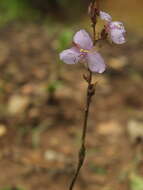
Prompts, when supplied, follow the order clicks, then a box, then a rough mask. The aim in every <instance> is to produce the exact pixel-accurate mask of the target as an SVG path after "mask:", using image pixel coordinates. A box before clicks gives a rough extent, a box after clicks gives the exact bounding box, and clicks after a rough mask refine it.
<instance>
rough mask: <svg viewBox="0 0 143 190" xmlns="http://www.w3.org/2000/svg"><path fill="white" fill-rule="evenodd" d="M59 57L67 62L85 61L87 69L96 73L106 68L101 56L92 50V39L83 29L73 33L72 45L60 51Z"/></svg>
mask: <svg viewBox="0 0 143 190" xmlns="http://www.w3.org/2000/svg"><path fill="white" fill-rule="evenodd" d="M60 59H61V60H62V61H63V62H64V63H67V64H75V63H78V62H84V63H87V66H88V68H89V70H90V71H92V72H97V73H103V72H104V71H105V68H106V66H105V63H104V60H103V58H102V57H101V55H100V54H99V53H98V52H97V51H95V50H94V45H93V41H92V39H91V37H90V36H89V34H88V33H87V32H86V31H85V30H80V31H78V32H77V33H76V34H75V35H74V37H73V47H72V48H70V49H67V50H64V51H62V52H61V53H60Z"/></svg>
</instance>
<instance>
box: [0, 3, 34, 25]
mask: <svg viewBox="0 0 143 190" xmlns="http://www.w3.org/2000/svg"><path fill="white" fill-rule="evenodd" d="M32 15H34V11H33V10H32V9H30V8H29V6H28V3H27V1H24V0H1V1H0V26H2V25H4V24H7V23H8V22H11V21H13V20H16V19H23V18H29V17H31V16H32Z"/></svg>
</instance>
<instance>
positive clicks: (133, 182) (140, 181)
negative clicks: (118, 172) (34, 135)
mask: <svg viewBox="0 0 143 190" xmlns="http://www.w3.org/2000/svg"><path fill="white" fill-rule="evenodd" d="M130 186H131V190H143V177H141V176H139V175H137V174H136V173H132V174H131V176H130Z"/></svg>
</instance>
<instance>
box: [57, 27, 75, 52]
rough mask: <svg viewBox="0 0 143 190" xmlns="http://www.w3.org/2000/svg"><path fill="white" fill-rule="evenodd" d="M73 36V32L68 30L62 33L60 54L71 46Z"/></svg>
mask: <svg viewBox="0 0 143 190" xmlns="http://www.w3.org/2000/svg"><path fill="white" fill-rule="evenodd" d="M72 36H73V31H71V30H68V29H65V30H64V31H62V33H61V34H60V36H59V39H58V51H59V52H60V51H62V50H64V49H66V48H67V47H68V46H69V44H70V42H71V39H72Z"/></svg>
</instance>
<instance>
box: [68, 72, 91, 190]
mask: <svg viewBox="0 0 143 190" xmlns="http://www.w3.org/2000/svg"><path fill="white" fill-rule="evenodd" d="M88 71H89V76H88V77H87V78H86V79H85V80H86V82H87V83H88V86H87V96H86V106H85V112H84V122H83V130H82V137H81V147H80V150H79V155H78V165H77V168H76V171H75V174H74V177H73V179H72V182H71V184H70V187H69V190H73V188H74V185H75V182H76V180H77V177H78V175H79V172H80V169H81V167H82V165H83V163H84V160H85V154H86V146H85V140H86V131H87V121H88V116H89V108H90V103H91V99H92V96H93V95H94V92H95V85H94V84H92V72H91V71H90V70H88Z"/></svg>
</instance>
